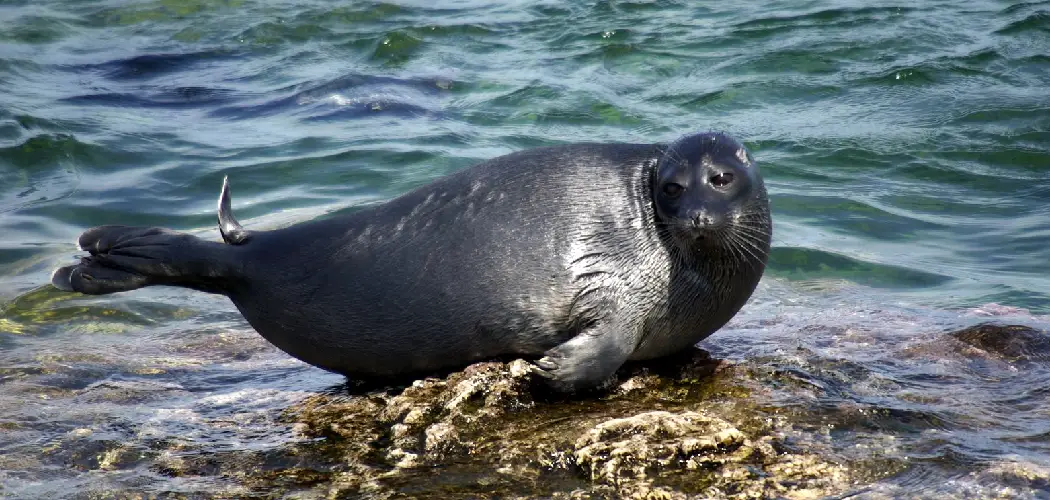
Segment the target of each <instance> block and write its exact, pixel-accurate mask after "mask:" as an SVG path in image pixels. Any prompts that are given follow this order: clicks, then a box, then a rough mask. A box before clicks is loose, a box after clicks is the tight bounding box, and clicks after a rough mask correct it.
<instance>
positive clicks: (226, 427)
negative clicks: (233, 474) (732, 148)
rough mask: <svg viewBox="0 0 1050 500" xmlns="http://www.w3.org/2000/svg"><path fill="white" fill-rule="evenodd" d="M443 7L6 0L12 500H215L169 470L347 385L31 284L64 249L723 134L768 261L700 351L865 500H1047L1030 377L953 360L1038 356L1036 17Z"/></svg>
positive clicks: (6, 355) (187, 305) (235, 446)
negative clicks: (735, 367) (1002, 336)
mask: <svg viewBox="0 0 1050 500" xmlns="http://www.w3.org/2000/svg"><path fill="white" fill-rule="evenodd" d="M438 3H439V4H441V7H432V6H431V2H422V1H418V2H417V1H407V2H399V3H397V2H390V3H369V2H341V3H332V2H320V1H307V0H302V1H286V2H258V1H252V0H187V1H169V0H158V1H153V2H141V1H112V0H111V1H106V0H101V1H99V0H89V1H70V0H65V1H54V0H44V1H34V2H28V1H13V2H4V3H3V4H0V236H2V237H0V494H7V495H12V496H16V497H28V498H34V497H46V496H52V497H63V496H65V495H69V494H70V492H73V491H81V492H90V491H96V490H98V491H101V490H105V489H123V490H127V491H139V492H184V493H195V492H210V493H216V492H218V493H221V492H223V491H226V490H227V488H232V487H233V486H232V484H233V483H232V482H231V480H230V478H227V477H222V476H218V475H215V474H214V473H209V471H208V470H207V469H206V468H204V469H202V470H199V471H197V473H195V474H182V475H178V476H176V477H173V475H172V474H165V473H164V468H163V464H164V463H166V462H165V460H169V459H170V458H171V457H170V455H171V454H172V453H174V452H173V451H171V450H172V449H177V450H179V451H178V453H181V454H185V455H195V454H196V455H206V456H216V457H221V456H224V455H223V454H226V453H234V452H239V451H244V450H249V451H260V452H263V453H264V454H266V455H265V456H267V457H270V458H272V460H274V461H275V463H280V462H281V460H282V458H281V457H282V456H283V455H282V453H286V452H285V451H282V450H284V449H285V448H284V446H285V444H286V443H288V442H290V441H293V440H295V439H296V437H295V433H294V432H291V431H290V430H289V429H288V428H287V427H286V426H285V425H284V424H282V423H280V421H279V420H280V419H279V416H280V413H281V411H282V409H284V408H286V407H287V406H288V405H289V404H292V403H294V402H296V401H299V400H301V399H302V398H303V397H305V396H306V395H309V394H313V393H316V392H318V391H323V390H325V389H326V388H329V387H331V386H333V385H335V384H338V383H340V382H341V381H342V379H341V378H340V377H338V376H335V375H332V374H328V373H325V372H322V371H320V370H318V369H315V368H311V367H309V366H306V365H304V364H302V363H299V362H298V361H295V360H293V359H291V358H290V357H289V356H287V355H285V354H283V353H281V352H279V351H277V350H276V349H274V348H273V347H271V346H270V345H269V344H267V343H266V342H265V341H263V340H262V339H261V338H260V337H258V335H256V334H255V333H254V332H253V331H252V330H251V329H250V328H249V327H248V326H247V324H246V323H245V322H244V320H243V319H242V318H241V317H240V315H239V314H238V313H237V312H236V311H235V310H234V309H233V307H232V305H231V304H230V303H229V302H228V301H227V300H226V299H224V298H221V297H213V296H208V295H204V294H199V293H195V292H190V291H186V290H181V289H168V288H155V289H147V290H140V291H136V292H133V293H127V294H121V295H115V296H107V297H101V298H90V297H85V296H78V295H73V294H65V293H61V292H58V291H56V290H54V289H52V288H50V287H49V286H43V285H44V284H45V283H46V282H47V280H48V277H49V273H50V271H51V269H53V268H54V267H55V266H57V265H59V264H62V263H66V262H70V261H71V259H72V258H73V256H74V255H75V254H76V249H75V247H74V246H73V244H72V241H73V240H74V238H75V237H76V236H77V234H78V233H79V232H80V231H81V230H83V229H85V228H86V227H89V226H93V225H99V224H106V223H122V224H154V225H163V226H168V227H172V228H176V229H181V230H186V231H191V232H195V233H197V234H200V235H202V236H206V237H209V238H216V237H217V234H216V231H215V230H214V227H213V224H214V218H215V214H214V210H215V198H216V195H217V193H218V190H219V187H220V185H221V182H222V178H223V176H224V175H229V176H230V179H231V185H232V187H233V191H234V207H235V210H236V211H237V213H238V215H239V217H241V218H242V219H243V220H244V221H245V222H246V224H247V225H249V226H253V227H272V226H277V225H283V224H289V223H293V222H296V221H300V220H305V219H309V218H311V217H315V216H319V215H323V214H325V213H328V212H331V211H335V210H340V209H345V208H352V207H355V206H360V205H363V204H368V203H375V202H381V201H383V200H386V199H389V198H391V197H392V196H395V195H397V194H398V193H401V192H404V191H405V190H407V189H410V188H412V187H414V186H418V185H420V184H423V183H426V182H428V181H430V180H432V179H434V178H436V177H438V176H441V175H443V174H446V173H449V172H452V171H455V170H457V169H461V168H464V167H466V166H468V165H470V164H472V163H475V162H477V161H480V160H483V159H487V158H491V157H493V156H497V155H499V154H503V153H508V152H511V151H515V150H520V149H523V148H527V147H534V146H538V145H546V144H556V143H564V142H573V141H665V140H671V139H674V138H675V137H677V136H678V135H681V134H684V133H687V132H691V131H696V130H706V129H718V130H724V131H727V132H729V133H731V134H733V135H735V136H737V137H739V138H741V139H742V140H743V141H744V142H745V143H746V144H747V145H748V146H749V147H750V148H751V149H752V152H753V153H754V155H755V157H756V158H757V160H758V161H759V163H760V165H761V169H762V171H763V173H764V175H765V177H766V182H767V186H768V187H769V190H770V193H771V200H772V206H773V214H774V221H775V224H776V234H775V240H774V247H775V249H774V251H773V253H772V257H771V263H770V269H769V271H768V273H767V275H766V278H765V280H764V283H763V285H762V286H761V287H760V288H759V290H758V292H756V295H755V297H754V300H753V301H752V303H751V304H750V305H749V306H748V307H746V308H745V309H744V311H742V312H741V314H740V315H739V316H738V317H737V318H736V319H735V320H734V321H733V323H732V324H731V325H730V326H729V327H727V328H726V329H724V330H723V331H722V332H720V333H718V334H716V335H715V336H713V337H711V338H710V339H708V340H707V341H705V342H704V344H703V346H704V347H705V348H707V349H709V350H711V351H712V352H713V353H714V354H715V355H717V356H720V357H724V358H729V359H732V360H736V361H739V362H744V363H752V364H754V365H755V366H758V367H768V368H769V369H771V370H778V371H781V372H783V373H789V374H792V376H793V377H795V378H796V379H797V380H798V383H799V384H801V385H800V387H803V389H800V390H795V391H792V392H786V393H783V394H791V395H792V396H791V397H790V398H789V397H786V396H785V397H783V398H778V396H777V394H781V393H780V392H778V390H777V388H773V387H771V388H770V389H771V393H770V394H771V395H769V396H768V397H769V398H770V404H771V405H774V406H777V407H779V408H780V409H781V410H782V411H783V412H784V413H785V414H788V415H792V416H793V417H792V418H794V419H796V421H797V422H798V425H799V426H800V427H806V426H810V427H806V428H812V429H814V432H818V431H819V432H827V433H829V434H830V435H831V436H832V437H833V439H832V440H831V443H832V444H833V449H832V450H831V451H830V452H829V453H833V454H835V455H836V456H840V457H843V458H844V459H848V458H849V457H855V456H858V455H864V456H869V457H870V456H872V455H884V456H886V457H887V460H892V461H893V463H894V464H897V465H896V466H894V467H890V468H888V469H887V471H885V472H886V473H885V474H883V475H882V477H878V478H876V479H874V480H873V482H872V483H871V484H870V485H866V486H865V487H864V488H863V489H862V490H860V494H862V495H877V494H885V495H889V496H910V495H918V494H920V493H921V494H926V495H930V496H931V497H936V496H938V495H940V494H952V495H958V496H968V497H974V496H976V497H982V496H993V495H1004V496H1007V497H1040V496H1043V497H1044V498H1045V497H1047V496H1050V349H1046V348H1045V342H1044V343H1042V344H1040V342H1039V341H1038V338H1037V339H1036V340H1033V341H1031V342H1032V346H1033V347H1030V348H1026V349H1024V350H1023V351H1022V352H1023V355H1014V356H1008V355H1003V354H1002V353H996V352H989V351H988V350H986V349H981V348H978V347H973V346H971V345H970V344H966V343H962V342H959V341H957V340H956V339H954V338H953V337H951V336H949V335H947V333H946V332H948V331H950V330H952V329H957V328H961V327H965V326H969V325H973V324H977V323H980V322H984V321H995V322H1000V323H1014V324H1023V325H1027V326H1029V327H1032V328H1034V329H1036V330H1038V331H1039V332H1040V334H1041V335H1042V336H1043V337H1042V338H1043V339H1045V338H1046V337H1045V336H1046V329H1047V328H1048V327H1050V319H1048V316H1047V315H1048V314H1050V248H1048V246H1050V90H1048V89H1050V2H1045V1H1042V2H1040V1H1036V2H1027V3H1016V2H1014V3H1011V2H1004V1H986V0H975V1H969V2H958V1H957V2H947V1H945V2H922V3H921V4H913V3H909V2H898V3H892V2H886V1H880V0H875V1H868V2H849V1H838V2H815V1H797V2H777V1H748V2H745V3H742V4H732V3H728V2H720V3H719V2H676V1H667V0H663V1H633V2H621V1H611V2H610V1H603V2H580V1H565V2H563V1H557V2H555V1H549V2H542V1H541V2H485V1H470V0H467V1H453V2H438ZM1039 346H1044V347H1043V348H1042V349H1043V350H1040V347H1039ZM800 391H801V392H802V393H804V394H806V395H807V397H805V398H799V397H798V396H799V394H800ZM114 443H122V445H121V447H120V448H119V450H122V451H120V452H119V453H118V452H117V451H115V450H117V447H116V446H115V445H114ZM127 443H131V445H130V448H129V446H128V445H127ZM129 449H130V450H133V452H129V451H128V450H129ZM286 458H287V457H286ZM287 460H290V461H294V460H293V459H287ZM1004 471H1005V472H1004ZM1018 471H1020V472H1018ZM1018 478H1028V479H1027V480H1021V479H1018Z"/></svg>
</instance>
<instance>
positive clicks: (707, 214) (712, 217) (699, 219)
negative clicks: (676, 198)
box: [690, 209, 726, 233]
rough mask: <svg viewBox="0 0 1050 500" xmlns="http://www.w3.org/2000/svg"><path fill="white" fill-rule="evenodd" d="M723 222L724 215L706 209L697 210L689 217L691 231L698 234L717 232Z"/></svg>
mask: <svg viewBox="0 0 1050 500" xmlns="http://www.w3.org/2000/svg"><path fill="white" fill-rule="evenodd" d="M725 220H726V218H725V216H724V215H722V214H719V213H717V212H713V211H711V210H707V209H700V210H697V211H695V212H693V214H692V217H690V221H691V222H692V226H693V231H696V232H699V233H703V232H707V231H715V230H718V229H720V228H721V227H722V226H724V225H725Z"/></svg>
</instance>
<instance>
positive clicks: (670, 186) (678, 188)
mask: <svg viewBox="0 0 1050 500" xmlns="http://www.w3.org/2000/svg"><path fill="white" fill-rule="evenodd" d="M684 190H685V188H684V187H682V185H681V184H675V183H673V182H668V183H667V184H664V194H666V195H667V196H670V197H672V198H677V197H678V195H680V194H682V191H684Z"/></svg>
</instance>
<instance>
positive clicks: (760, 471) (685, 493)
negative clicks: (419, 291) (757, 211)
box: [284, 351, 850, 499]
mask: <svg viewBox="0 0 1050 500" xmlns="http://www.w3.org/2000/svg"><path fill="white" fill-rule="evenodd" d="M621 380H622V381H621V382H619V383H618V384H616V385H614V386H613V387H612V388H611V389H610V390H608V391H606V392H602V393H591V394H585V395H577V396H565V395H561V394H555V393H551V392H550V391H548V390H546V388H545V386H543V384H542V382H538V381H537V380H535V379H534V378H533V376H532V374H531V369H530V368H529V365H528V363H526V362H525V361H522V360H515V361H512V362H509V363H499V362H488V363H478V364H475V365H472V366H469V367H467V368H466V369H464V370H463V371H461V372H456V373H452V374H450V375H448V376H447V377H445V378H427V379H423V380H417V381H415V382H413V383H411V384H410V385H408V386H407V387H404V388H403V389H400V391H398V390H397V389H393V390H391V389H387V390H374V391H368V392H366V393H363V394H347V395H339V396H333V395H318V396H315V397H312V398H310V399H308V400H307V401H306V402H304V403H303V404H302V405H299V406H297V407H294V408H290V409H289V410H288V411H287V412H286V415H285V419H286V420H287V421H288V422H289V423H294V424H295V426H296V427H295V428H296V430H297V432H300V433H302V434H304V435H306V436H310V437H313V438H315V439H322V440H324V442H325V443H326V447H325V449H326V450H328V452H332V453H336V454H337V455H338V456H339V457H341V458H339V459H338V461H339V462H340V463H341V465H340V466H339V468H340V469H342V471H341V472H337V473H335V474H334V475H332V477H331V478H330V479H329V480H326V481H319V482H316V483H314V484H310V485H309V486H308V488H307V487H306V486H305V485H304V488H305V489H309V490H310V491H311V492H312V493H311V494H312V495H319V496H326V497H347V496H349V497H355V496H362V495H363V496H368V497H375V498H404V497H412V498H473V497H477V496H493V495H495V496H500V497H509V498H515V497H519V498H529V497H534V496H544V497H551V498H595V497H600V498H607V497H622V498H652V499H657V498H660V499H678V498H774V497H775V498H810V497H820V496H824V495H829V494H835V493H841V492H844V491H846V490H847V489H848V488H849V484H850V476H849V472H848V469H847V468H846V467H845V466H844V465H842V464H838V463H835V462H832V461H829V460H827V459H824V458H821V457H819V456H817V455H811V454H806V453H804V452H801V451H795V450H792V449H791V447H790V446H788V444H787V443H785V442H783V439H782V438H781V437H779V436H780V435H781V433H780V432H778V429H777V428H776V425H777V424H776V422H778V420H777V419H770V418H765V417H766V416H765V415H762V414H761V412H759V411H758V410H757V409H755V408H753V407H750V406H748V404H747V398H746V394H747V389H746V388H742V387H739V386H738V384H739V383H740V382H741V381H742V378H741V375H740V374H739V373H736V372H735V371H734V370H733V368H732V366H731V365H727V364H725V363H722V362H719V361H717V360H712V359H710V358H709V357H708V356H707V355H706V353H704V352H702V351H696V352H695V353H691V354H690V355H689V356H685V357H683V358H681V359H678V360H677V361H676V362H675V363H668V362H666V361H664V362H662V363H660V366H659V369H656V368H653V367H646V366H643V365H639V366H634V367H629V368H626V369H625V370H623V373H622V374H621ZM284 479H285V481H287V478H284ZM286 489H287V490H288V491H295V490H294V488H287V487H286Z"/></svg>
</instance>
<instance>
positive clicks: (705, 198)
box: [652, 133, 772, 268]
mask: <svg viewBox="0 0 1050 500" xmlns="http://www.w3.org/2000/svg"><path fill="white" fill-rule="evenodd" d="M652 187H653V200H654V204H655V207H656V215H657V217H658V219H659V222H658V224H659V225H660V226H662V227H663V228H665V229H666V231H667V234H668V235H669V236H670V237H671V239H672V241H673V242H674V244H675V245H676V246H677V247H678V248H679V249H680V250H682V251H683V254H684V255H692V254H696V253H702V254H704V255H705V256H713V254H717V253H722V254H723V255H725V256H726V257H728V258H731V259H733V260H746V261H751V262H752V263H755V264H758V265H759V268H763V267H764V266H765V263H766V258H767V256H768V254H769V245H770V239H771V237H772V223H771V221H770V216H769V200H768V198H767V196H766V189H765V186H764V185H763V183H762V177H761V175H760V174H759V172H758V168H757V167H756V166H755V163H754V160H753V159H752V157H751V154H750V153H749V152H748V151H747V149H746V148H745V147H744V146H743V144H740V143H739V142H737V141H736V140H735V139H733V138H732V137H729V136H727V135H724V134H716V133H704V134H695V135H689V136H685V137H683V138H681V139H679V140H677V141H675V142H674V143H672V144H671V145H670V146H668V148H667V150H666V151H665V152H664V154H663V157H662V158H660V160H659V163H658V164H657V168H656V171H655V174H654V179H653V186H652Z"/></svg>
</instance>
